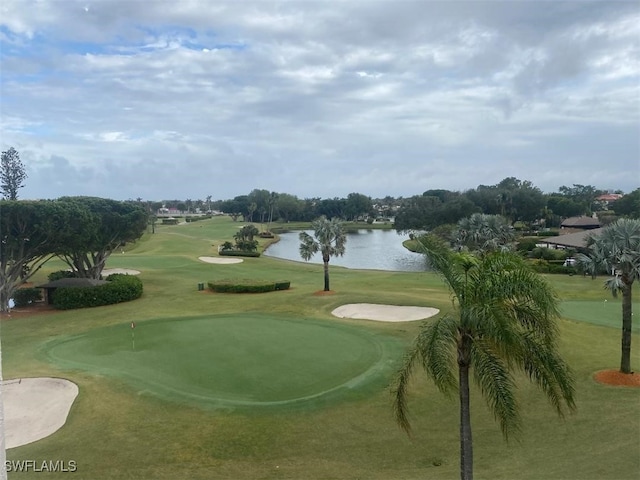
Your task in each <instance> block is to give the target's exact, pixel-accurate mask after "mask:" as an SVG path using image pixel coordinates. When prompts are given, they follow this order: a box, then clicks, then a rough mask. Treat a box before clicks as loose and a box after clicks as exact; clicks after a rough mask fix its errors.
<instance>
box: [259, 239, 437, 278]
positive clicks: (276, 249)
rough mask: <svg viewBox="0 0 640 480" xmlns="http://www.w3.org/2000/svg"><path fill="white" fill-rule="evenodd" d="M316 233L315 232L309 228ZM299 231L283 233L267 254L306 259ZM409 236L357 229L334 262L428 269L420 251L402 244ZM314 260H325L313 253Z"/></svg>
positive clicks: (367, 267)
mask: <svg viewBox="0 0 640 480" xmlns="http://www.w3.org/2000/svg"><path fill="white" fill-rule="evenodd" d="M307 233H309V234H310V235H313V232H312V231H307ZM299 234H300V232H289V233H282V234H280V241H279V242H278V243H274V244H273V245H271V246H270V247H269V248H268V249H267V250H266V251H265V253H264V254H265V255H266V256H269V257H275V258H283V259H286V260H296V261H299V262H301V261H303V260H302V258H301V257H300V251H299V248H300V240H299V239H298V235H299ZM407 238H409V237H408V236H407V235H400V234H398V233H397V232H396V231H395V230H367V229H361V230H355V231H350V232H349V233H347V248H346V252H345V254H344V256H343V257H331V264H332V265H339V266H342V267H347V268H358V269H365V270H390V271H397V272H423V271H426V270H427V268H426V262H425V259H424V257H423V256H422V255H421V254H418V253H413V252H410V251H409V250H407V249H406V248H404V247H403V246H402V242H403V241H404V240H406V239H407ZM309 261H310V262H311V263H322V257H321V256H320V254H316V255H314V256H313V258H312V259H311V260H309Z"/></svg>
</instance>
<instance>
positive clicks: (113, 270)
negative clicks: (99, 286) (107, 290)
mask: <svg viewBox="0 0 640 480" xmlns="http://www.w3.org/2000/svg"><path fill="white" fill-rule="evenodd" d="M114 273H123V274H125V275H140V272H139V271H138V270H131V269H130V268H105V269H104V270H102V276H103V277H108V276H109V275H113V274H114Z"/></svg>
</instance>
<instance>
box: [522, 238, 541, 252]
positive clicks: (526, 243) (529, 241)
mask: <svg viewBox="0 0 640 480" xmlns="http://www.w3.org/2000/svg"><path fill="white" fill-rule="evenodd" d="M537 243H538V240H536V239H535V238H530V237H529V238H521V239H520V240H519V241H518V251H519V252H530V251H532V250H533V249H534V248H536V244H537Z"/></svg>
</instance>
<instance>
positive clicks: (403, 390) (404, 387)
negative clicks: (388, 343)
mask: <svg viewBox="0 0 640 480" xmlns="http://www.w3.org/2000/svg"><path fill="white" fill-rule="evenodd" d="M419 356H420V348H419V347H418V342H414V344H413V346H412V348H411V349H410V350H409V351H408V352H407V353H406V355H405V357H404V361H403V362H402V366H401V367H400V369H399V370H398V373H397V374H396V377H395V381H394V386H393V388H392V393H393V411H394V416H395V419H396V422H397V423H398V425H400V427H401V428H402V429H403V430H404V431H405V432H407V434H410V433H411V424H410V422H409V418H408V414H409V407H408V405H407V401H408V396H409V394H408V388H409V380H410V379H411V375H412V373H413V369H414V367H415V364H416V361H417V360H418V357H419Z"/></svg>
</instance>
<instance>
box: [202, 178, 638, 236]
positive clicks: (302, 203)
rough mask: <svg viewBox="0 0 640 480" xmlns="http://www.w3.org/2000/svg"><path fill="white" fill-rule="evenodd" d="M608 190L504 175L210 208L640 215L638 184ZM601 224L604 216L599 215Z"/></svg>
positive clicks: (438, 218)
mask: <svg viewBox="0 0 640 480" xmlns="http://www.w3.org/2000/svg"><path fill="white" fill-rule="evenodd" d="M604 193H607V192H606V191H604V190H600V189H598V188H596V187H594V186H592V185H579V184H574V185H572V186H571V187H567V186H561V187H560V188H559V189H558V192H555V193H543V192H542V191H541V190H540V189H539V188H538V187H536V186H534V185H533V184H532V183H531V182H529V181H526V180H524V181H523V180H519V179H517V178H514V177H508V178H505V179H504V180H502V181H501V182H500V183H498V184H496V185H479V186H478V187H476V188H473V189H470V190H466V191H464V192H460V191H451V190H443V189H438V190H427V191H425V192H424V193H423V194H422V195H414V196H412V197H408V198H403V197H400V198H394V197H390V196H387V197H384V198H377V199H373V198H371V197H368V196H366V195H363V194H361V193H350V194H349V195H348V196H347V197H346V198H337V197H336V198H326V199H323V198H305V199H300V198H298V197H296V196H295V195H291V194H288V193H276V192H269V191H268V190H258V189H255V190H252V191H251V192H250V193H249V194H247V195H239V196H236V197H234V198H232V199H228V200H218V201H215V202H211V205H212V206H213V208H215V209H217V210H219V211H221V212H224V213H226V214H229V215H231V216H232V217H233V218H234V219H241V220H242V221H245V222H259V223H266V222H269V223H270V222H271V221H281V222H289V221H303V222H310V221H313V220H315V219H317V218H319V217H321V216H325V217H327V218H328V219H331V218H340V219H343V220H347V221H353V220H366V219H369V218H371V219H375V218H381V217H382V218H393V219H394V222H395V227H396V229H398V230H424V229H433V228H436V227H438V226H440V225H446V224H456V223H457V222H458V221H459V220H461V219H463V218H467V217H469V216H470V215H472V214H474V213H482V214H486V215H502V216H503V217H505V218H506V219H507V220H508V221H509V223H510V224H512V225H513V224H515V223H516V222H523V223H526V224H531V223H533V222H536V224H537V225H539V226H541V227H558V226H560V223H561V222H562V220H563V219H565V218H568V217H573V216H580V215H592V214H593V213H601V212H606V213H609V214H610V215H609V217H610V218H611V219H613V218H615V216H624V217H632V218H640V189H636V190H635V191H633V192H631V193H629V194H627V195H624V196H623V197H622V198H620V199H619V200H617V201H615V202H612V203H606V202H600V201H598V200H597V197H598V196H600V195H602V194H604ZM616 193H621V192H619V191H618V192H616ZM602 217H603V219H604V220H603V223H606V221H607V218H609V217H607V216H605V215H602Z"/></svg>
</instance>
